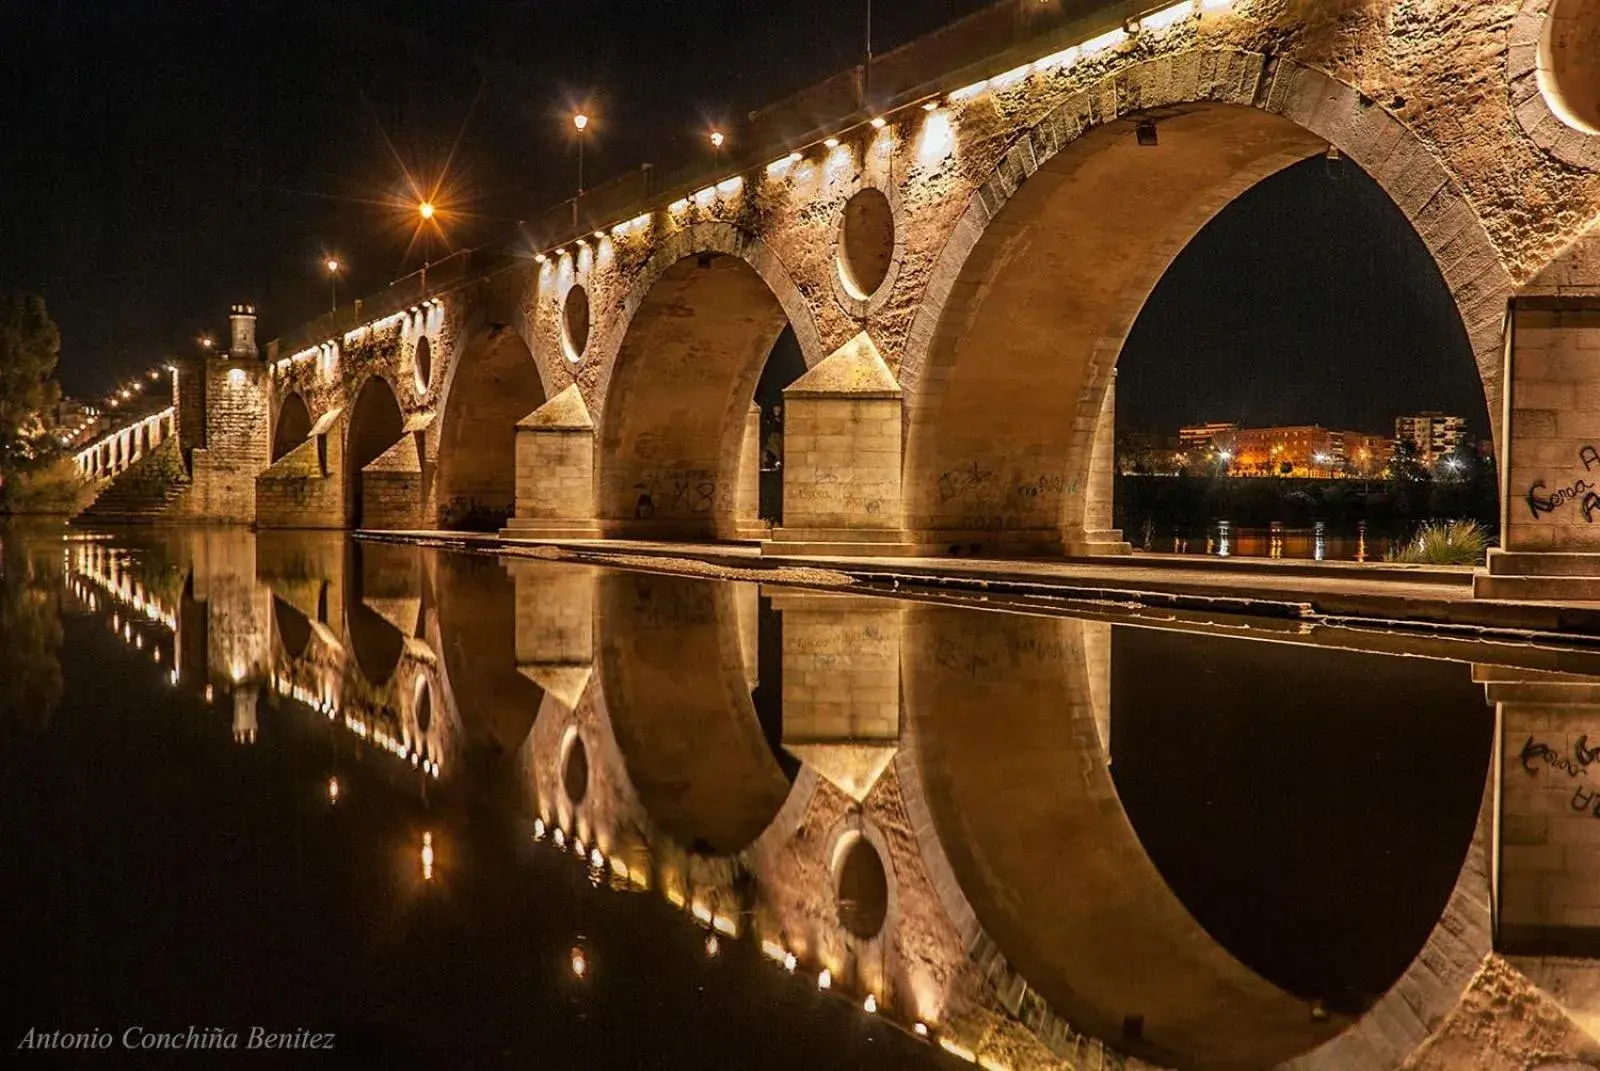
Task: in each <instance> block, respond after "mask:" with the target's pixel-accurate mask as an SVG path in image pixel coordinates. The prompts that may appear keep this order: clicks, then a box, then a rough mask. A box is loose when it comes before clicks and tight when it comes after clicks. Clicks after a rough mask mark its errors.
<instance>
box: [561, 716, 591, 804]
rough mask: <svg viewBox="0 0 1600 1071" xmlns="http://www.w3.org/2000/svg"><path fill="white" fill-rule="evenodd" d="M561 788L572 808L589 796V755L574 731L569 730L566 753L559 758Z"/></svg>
mask: <svg viewBox="0 0 1600 1071" xmlns="http://www.w3.org/2000/svg"><path fill="white" fill-rule="evenodd" d="M561 787H562V788H564V789H566V792H567V799H569V800H571V801H572V803H573V805H574V806H576V805H577V804H580V803H582V802H583V797H584V796H586V795H588V794H589V753H588V751H586V750H585V749H584V746H583V741H582V740H581V739H580V738H579V737H578V732H577V730H576V729H573V730H569V733H568V736H567V748H566V753H565V754H564V755H563V756H562V758H561Z"/></svg>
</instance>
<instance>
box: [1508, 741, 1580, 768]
mask: <svg viewBox="0 0 1600 1071" xmlns="http://www.w3.org/2000/svg"><path fill="white" fill-rule="evenodd" d="M1584 739H1586V740H1587V739H1588V738H1587V737H1585V738H1584ZM1521 759H1522V768H1523V769H1524V770H1526V771H1528V772H1529V773H1531V774H1536V773H1538V772H1539V767H1538V765H1537V764H1538V763H1540V762H1542V763H1544V764H1545V765H1546V766H1548V767H1550V768H1551V769H1552V770H1555V771H1557V772H1559V773H1564V774H1566V775H1567V776H1568V777H1586V776H1588V774H1589V771H1588V769H1587V768H1586V767H1587V763H1583V762H1580V761H1579V760H1577V759H1569V758H1567V757H1566V756H1565V755H1563V754H1561V753H1560V752H1559V751H1557V750H1556V749H1555V748H1553V747H1551V746H1550V745H1549V744H1546V743H1544V742H1543V741H1538V740H1535V739H1534V738H1533V737H1531V736H1530V737H1528V742H1527V743H1526V744H1523V745H1522V755H1521Z"/></svg>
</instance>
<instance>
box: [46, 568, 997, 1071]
mask: <svg viewBox="0 0 1600 1071" xmlns="http://www.w3.org/2000/svg"><path fill="white" fill-rule="evenodd" d="M80 553H81V551H80ZM80 572H82V574H83V575H84V576H87V577H89V578H90V579H91V580H93V581H94V582H95V583H97V584H100V585H102V586H103V587H104V588H105V589H106V591H107V592H108V594H111V595H112V596H113V597H117V596H119V595H120V596H121V598H122V599H123V601H125V602H132V601H133V600H135V599H138V600H139V602H140V603H141V604H142V605H141V606H140V609H142V611H143V612H144V614H145V616H147V617H149V618H150V620H152V621H156V622H159V623H161V624H165V625H167V626H168V627H169V628H175V627H176V617H175V616H174V615H172V614H170V613H167V612H165V611H163V610H162V609H161V607H160V606H159V604H158V603H156V602H155V601H154V600H149V601H146V600H143V599H142V596H140V595H138V594H130V592H133V591H137V590H138V589H136V588H130V587H129V584H128V581H127V579H126V578H124V579H123V581H122V586H121V588H120V589H119V588H118V587H117V586H115V585H113V584H112V583H111V581H110V580H109V579H106V578H102V577H99V576H97V575H96V574H94V573H92V572H89V571H88V570H87V569H83V568H80ZM73 591H74V593H75V594H77V595H78V596H79V597H80V598H84V599H85V601H87V602H88V604H89V608H90V609H91V610H93V609H95V607H96V603H95V600H94V595H93V593H92V592H90V591H89V590H88V589H87V587H86V586H84V585H79V584H77V583H76V582H75V583H74V584H73ZM110 626H111V631H112V633H113V634H119V633H120V635H121V636H122V638H123V639H124V640H131V641H132V642H133V643H134V645H135V646H136V647H138V648H142V647H143V642H142V641H143V637H142V636H139V635H138V634H136V633H133V632H132V631H131V623H125V622H123V621H122V619H121V617H120V615H119V614H117V613H113V614H112V615H111V620H110ZM152 655H153V657H154V660H155V662H156V663H157V664H159V663H160V662H161V656H160V651H159V649H156V650H153V651H152ZM236 676H242V674H236ZM177 677H178V671H177V669H176V668H174V669H173V670H172V673H171V679H172V683H174V684H176V683H177ZM272 683H273V687H274V689H275V690H276V691H277V693H278V694H279V695H280V696H284V697H286V698H292V699H295V700H297V701H299V702H301V703H303V704H305V705H306V706H308V707H310V708H311V709H313V710H316V711H318V712H319V713H322V714H324V715H326V716H327V718H328V720H329V721H333V722H336V723H338V722H342V723H343V725H344V726H345V728H346V729H348V730H350V731H351V732H353V733H354V734H355V735H356V736H357V737H359V738H361V739H362V740H364V741H369V742H372V743H376V744H378V746H380V747H382V748H384V749H385V750H386V751H389V752H390V753H391V754H393V755H395V756H396V757H398V758H401V759H405V758H408V757H409V758H410V759H411V760H412V765H413V766H414V767H419V768H421V769H422V770H423V771H424V772H426V773H428V774H429V775H430V776H432V777H433V778H434V779H436V780H437V779H438V777H439V764H438V762H437V761H434V760H420V752H418V751H417V749H416V748H414V747H412V748H408V747H407V746H406V745H405V744H403V743H401V742H400V741H398V740H396V739H394V738H393V737H391V736H389V735H388V734H387V733H385V732H383V731H382V730H378V729H370V728H369V727H368V726H367V725H365V724H364V723H363V722H361V721H359V720H357V719H355V718H352V717H350V716H349V715H345V716H344V717H343V718H339V711H340V708H339V706H338V704H336V703H335V702H334V700H333V699H332V698H329V697H327V696H324V695H318V694H317V693H316V692H313V691H312V690H310V689H309V688H306V687H304V686H302V685H298V684H293V683H292V682H291V681H290V680H289V679H288V678H287V677H285V676H281V675H276V674H275V675H274V677H273V682H272ZM212 697H213V689H212V687H211V686H210V685H207V686H206V700H207V702H210V701H211V700H212ZM419 762H420V766H419ZM341 791H342V790H341V786H340V783H339V778H338V777H337V776H333V777H330V778H329V779H328V782H327V795H328V802H329V804H330V805H333V804H337V803H338V802H339V798H340V794H341ZM547 836H548V837H549V839H550V841H551V843H552V844H554V846H555V847H556V848H557V849H560V850H565V848H566V847H567V845H568V844H569V843H570V845H571V846H572V849H573V853H574V854H575V855H576V856H577V857H578V858H579V859H582V860H583V861H584V862H585V864H586V865H587V870H588V874H589V879H590V883H591V884H593V885H596V886H598V885H599V883H600V881H601V880H602V878H604V876H605V875H606V871H607V869H609V870H610V873H611V874H612V875H614V876H615V877H616V879H617V880H618V881H622V882H626V883H628V885H630V886H631V887H632V888H634V889H636V890H639V891H646V890H648V889H649V888H650V879H649V876H648V874H646V873H645V871H644V870H643V869H641V868H638V867H629V866H628V864H627V863H626V861H624V860H623V859H621V858H619V857H617V856H611V857H609V858H608V857H607V856H606V855H605V854H604V853H603V852H602V851H601V850H600V848H599V846H598V845H593V846H591V845H587V844H585V843H584V841H583V838H582V837H580V836H575V835H573V836H569V835H568V834H567V832H566V831H565V830H564V829H562V828H561V827H560V826H555V827H553V828H552V827H550V826H547V825H546V823H545V821H544V819H542V818H536V819H534V822H533V837H534V840H536V841H543V840H545V839H546V837H547ZM420 861H421V865H422V877H423V880H424V881H431V880H433V877H434V861H435V857H434V847H433V834H432V833H431V832H424V833H423V834H422V847H421V852H420ZM666 899H667V901H668V903H670V904H671V905H672V906H673V907H674V908H677V909H678V910H680V911H681V910H683V908H684V907H685V906H688V907H689V913H690V914H691V915H692V916H693V917H694V919H695V921H696V922H697V923H699V924H700V925H701V926H703V927H704V928H705V929H706V930H707V931H708V932H707V934H706V939H705V943H704V948H705V953H706V955H707V956H708V957H714V956H716V955H717V954H718V953H719V952H720V951H721V944H722V940H723V938H729V939H734V940H737V939H738V937H739V923H738V920H737V919H735V918H733V917H731V916H729V915H724V914H720V913H718V912H716V911H713V910H712V908H711V907H710V906H709V905H708V904H706V903H705V902H704V901H703V900H700V899H698V898H695V899H693V900H692V902H691V901H690V899H689V898H687V897H685V896H684V894H683V893H682V892H680V891H679V890H677V889H670V890H668V891H667V893H666ZM761 951H762V953H763V954H764V955H765V956H766V957H767V958H768V959H770V960H772V961H773V962H774V963H777V964H779V965H781V966H782V967H783V969H784V970H786V971H788V972H789V973H790V974H794V973H795V972H796V971H797V970H798V969H799V965H800V964H799V958H798V957H797V956H796V955H795V954H794V952H792V951H790V950H789V949H787V948H785V947H784V946H783V945H781V944H779V943H778V942H776V941H773V940H771V939H766V940H763V941H762V942H761ZM570 966H571V968H572V973H573V974H574V975H575V976H576V977H578V978H583V977H585V976H586V975H587V974H588V971H589V963H588V957H587V954H586V953H585V952H584V950H583V948H582V947H581V946H574V947H573V948H572V950H571V953H570ZM817 989H818V990H821V991H823V992H828V991H833V992H835V993H837V991H835V990H833V972H832V971H831V970H830V969H829V968H827V967H823V968H822V969H821V970H820V971H818V973H817ZM839 995H841V996H842V994H839ZM861 1009H862V1011H864V1012H865V1013H867V1014H868V1015H875V1014H877V1013H878V1012H879V1010H880V1008H879V1004H878V998H877V995H876V994H874V993H870V992H869V993H868V994H867V995H866V997H865V998H864V999H863V1000H862V1002H861ZM885 1021H886V1022H893V1020H888V1019H886V1020H885ZM911 1032H912V1033H913V1034H915V1035H916V1036H917V1037H919V1038H922V1039H924V1040H937V1041H938V1043H939V1045H940V1047H941V1048H943V1049H944V1050H945V1051H946V1052H949V1053H951V1054H952V1055H956V1056H959V1057H961V1058H962V1059H965V1060H967V1061H968V1062H971V1063H978V1062H979V1058H978V1056H977V1054H976V1053H975V1052H974V1051H973V1050H972V1049H969V1048H967V1047H966V1046H964V1045H961V1044H960V1043H958V1042H957V1041H955V1040H954V1039H953V1038H950V1037H948V1036H940V1037H938V1038H937V1039H934V1037H933V1035H932V1032H931V1031H930V1029H929V1027H928V1024H927V1023H925V1022H922V1021H921V1020H918V1021H917V1022H915V1023H913V1024H912V1026H911ZM985 1066H988V1067H999V1065H997V1064H994V1063H993V1062H992V1061H988V1062H985Z"/></svg>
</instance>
